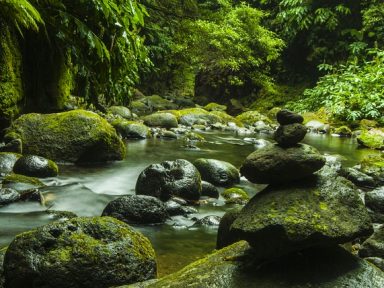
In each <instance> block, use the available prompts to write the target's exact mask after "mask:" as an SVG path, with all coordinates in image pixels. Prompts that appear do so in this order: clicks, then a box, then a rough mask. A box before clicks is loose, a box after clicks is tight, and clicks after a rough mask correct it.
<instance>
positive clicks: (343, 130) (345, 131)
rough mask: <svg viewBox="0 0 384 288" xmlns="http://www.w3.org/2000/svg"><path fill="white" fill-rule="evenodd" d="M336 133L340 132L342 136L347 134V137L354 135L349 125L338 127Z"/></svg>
mask: <svg viewBox="0 0 384 288" xmlns="http://www.w3.org/2000/svg"><path fill="white" fill-rule="evenodd" d="M334 133H335V134H338V135H340V136H347V137H350V136H352V130H351V129H350V128H349V127H348V126H345V125H344V126H340V127H338V128H336V129H335V131H334Z"/></svg>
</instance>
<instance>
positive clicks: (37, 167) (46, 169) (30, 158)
mask: <svg viewBox="0 0 384 288" xmlns="http://www.w3.org/2000/svg"><path fill="white" fill-rule="evenodd" d="M13 172H14V173H16V174H20V175H25V176H30V177H38V178H46V177H55V176H57V173H58V172H59V168H58V167H57V165H56V163H55V162H53V161H51V160H49V159H45V158H44V157H40V156H36V155H26V156H22V157H20V158H19V159H18V160H17V161H16V163H15V166H13Z"/></svg>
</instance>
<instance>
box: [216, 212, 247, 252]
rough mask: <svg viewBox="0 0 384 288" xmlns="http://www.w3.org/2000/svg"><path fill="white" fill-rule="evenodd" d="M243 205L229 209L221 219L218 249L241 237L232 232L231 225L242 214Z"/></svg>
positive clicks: (217, 241)
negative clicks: (236, 236)
mask: <svg viewBox="0 0 384 288" xmlns="http://www.w3.org/2000/svg"><path fill="white" fill-rule="evenodd" d="M241 209H242V207H240V206H237V207H235V208H233V209H230V210H228V211H227V212H226V213H225V214H224V216H223V217H222V218H221V220H220V224H219V230H218V231H217V240H216V249H221V248H224V247H226V246H229V245H231V244H233V243H235V242H237V241H239V240H240V239H236V238H235V237H234V236H235V235H234V234H233V233H231V232H230V229H231V226H232V224H233V222H234V221H235V220H236V218H237V217H238V216H239V215H240V213H241Z"/></svg>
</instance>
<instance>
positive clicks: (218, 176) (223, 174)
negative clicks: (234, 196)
mask: <svg viewBox="0 0 384 288" xmlns="http://www.w3.org/2000/svg"><path fill="white" fill-rule="evenodd" d="M193 164H194V165H195V166H196V168H197V170H199V172H200V175H201V178H202V179H203V180H204V181H207V182H209V183H211V184H213V185H217V186H224V187H228V186H231V185H233V184H236V183H239V182H240V174H239V170H238V169H237V168H236V167H235V166H233V165H232V164H231V163H228V162H225V161H221V160H216V159H205V158H199V159H197V160H195V161H194V162H193Z"/></svg>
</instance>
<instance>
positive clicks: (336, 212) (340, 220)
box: [230, 175, 373, 259]
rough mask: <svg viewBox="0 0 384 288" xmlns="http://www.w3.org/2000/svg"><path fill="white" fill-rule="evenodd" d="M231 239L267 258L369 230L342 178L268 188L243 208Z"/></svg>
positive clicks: (362, 211)
mask: <svg viewBox="0 0 384 288" xmlns="http://www.w3.org/2000/svg"><path fill="white" fill-rule="evenodd" d="M230 231H231V233H233V235H234V236H233V237H234V238H235V239H242V240H246V241H248V242H249V243H250V245H251V246H253V247H255V248H257V251H258V253H259V255H258V257H259V258H262V259H269V258H271V257H278V256H281V255H284V254H288V253H290V252H292V251H297V250H302V249H304V248H307V247H310V246H316V245H331V244H341V243H346V242H349V241H351V240H354V239H356V238H358V237H368V236H369V235H371V234H372V232H373V230H372V224H371V219H370V217H369V215H368V212H367V210H366V208H365V206H364V204H363V202H362V200H361V198H360V196H359V193H358V191H357V190H356V188H355V187H354V185H353V184H351V182H349V181H347V180H346V179H344V178H342V177H332V178H329V177H323V176H317V175H316V176H313V177H312V178H311V179H306V180H301V181H299V182H294V183H291V184H290V185H287V184H285V185H284V186H272V185H270V186H268V187H267V188H265V189H264V190H263V191H261V192H260V193H258V194H257V195H256V196H254V197H253V198H252V199H251V200H250V201H249V202H248V204H247V205H245V207H244V208H243V209H242V211H241V213H240V215H239V216H238V217H237V219H236V220H235V221H234V223H233V224H232V226H231V229H230Z"/></svg>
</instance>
